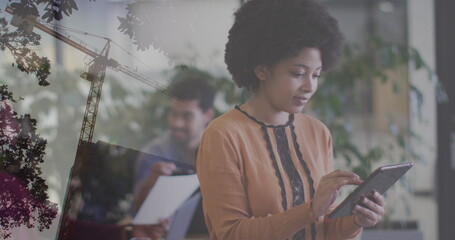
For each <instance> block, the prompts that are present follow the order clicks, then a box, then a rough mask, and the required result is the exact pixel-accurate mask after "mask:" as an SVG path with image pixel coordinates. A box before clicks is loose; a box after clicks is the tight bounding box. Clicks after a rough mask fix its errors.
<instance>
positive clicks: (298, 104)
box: [255, 48, 322, 113]
mask: <svg viewBox="0 0 455 240" xmlns="http://www.w3.org/2000/svg"><path fill="white" fill-rule="evenodd" d="M321 69H322V60H321V52H320V51H319V49H317V48H305V49H303V50H301V51H300V52H299V53H298V55H297V56H296V57H291V58H287V59H284V60H281V61H279V62H278V63H277V64H275V65H273V66H259V67H257V68H256V69H255V73H256V75H257V76H258V78H259V79H260V84H259V88H258V91H259V93H260V94H261V95H263V96H264V99H265V101H266V104H268V105H270V106H269V107H271V108H272V109H273V110H274V111H275V112H278V113H279V112H288V113H299V112H301V111H302V109H303V107H304V106H305V105H306V103H307V102H308V100H310V98H311V97H312V96H313V94H314V93H315V92H316V89H317V86H318V78H319V74H320V73H321Z"/></svg>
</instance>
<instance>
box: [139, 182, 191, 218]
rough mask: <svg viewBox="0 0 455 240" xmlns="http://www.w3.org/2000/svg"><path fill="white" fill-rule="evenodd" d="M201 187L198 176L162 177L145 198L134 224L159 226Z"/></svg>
mask: <svg viewBox="0 0 455 240" xmlns="http://www.w3.org/2000/svg"><path fill="white" fill-rule="evenodd" d="M198 187H199V180H198V178H197V175H196V174H191V175H180V176H161V177H159V178H158V180H157V181H156V183H155V185H154V186H153V188H152V190H151V191H150V192H149V194H148V195H147V198H145V200H144V203H142V206H141V208H140V209H139V211H138V213H137V214H136V216H135V217H134V219H133V224H135V225H138V224H157V223H158V222H159V220H160V219H163V218H168V217H170V216H171V215H172V214H173V213H174V212H175V210H177V208H179V207H180V205H182V204H183V202H185V200H187V199H188V198H189V197H190V196H191V194H192V193H194V191H196V189H197V188H198Z"/></svg>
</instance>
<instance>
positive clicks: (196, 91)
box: [133, 78, 215, 238]
mask: <svg viewBox="0 0 455 240" xmlns="http://www.w3.org/2000/svg"><path fill="white" fill-rule="evenodd" d="M169 90H170V91H171V92H172V93H175V94H173V95H172V97H171V99H170V107H169V111H168V116H167V122H168V125H169V131H168V132H166V133H165V134H164V135H162V136H160V137H159V138H157V139H155V140H154V141H152V142H151V143H150V144H148V145H147V146H146V147H145V148H144V149H143V152H147V153H151V154H154V155H157V156H160V157H164V158H167V159H169V160H173V161H175V162H181V163H185V164H188V165H193V166H194V162H195V158H196V151H197V148H198V146H199V142H200V139H201V136H202V133H203V131H204V129H205V127H206V126H207V124H208V123H209V122H210V121H211V120H212V118H213V116H214V110H213V99H214V95H215V92H214V90H213V88H212V86H211V85H210V84H209V83H208V82H207V81H206V80H205V79H202V78H185V79H183V80H181V81H178V82H176V83H174V84H172V85H171V87H170V89H169ZM135 169H136V173H135V174H136V176H135V199H134V212H135V213H136V212H137V211H138V210H139V208H140V207H141V205H142V204H143V202H144V200H145V199H146V197H147V195H148V194H149V192H150V190H151V189H152V188H153V186H154V185H155V184H156V181H157V179H158V177H159V176H168V175H172V174H173V173H174V172H175V171H179V170H181V169H178V167H177V166H176V165H175V164H174V163H171V162H164V161H158V162H157V161H155V160H153V159H150V158H147V157H145V156H140V157H139V159H138V160H137V162H136V167H135ZM167 223H168V219H163V221H162V224H159V225H154V226H152V227H148V230H147V232H148V233H149V235H150V233H153V235H152V236H151V237H152V238H155V237H156V238H158V237H159V236H160V235H161V234H162V233H163V232H164V227H165V225H166V224H167ZM144 232H145V229H144V228H135V231H134V233H133V234H135V235H137V236H139V235H144Z"/></svg>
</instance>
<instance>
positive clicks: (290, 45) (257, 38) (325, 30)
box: [225, 0, 343, 90]
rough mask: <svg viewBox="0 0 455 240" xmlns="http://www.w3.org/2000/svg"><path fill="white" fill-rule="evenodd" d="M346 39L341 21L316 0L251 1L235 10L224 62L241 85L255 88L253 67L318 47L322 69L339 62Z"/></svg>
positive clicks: (271, 64) (256, 81) (255, 78)
mask: <svg viewBox="0 0 455 240" xmlns="http://www.w3.org/2000/svg"><path fill="white" fill-rule="evenodd" d="M342 42H343V35H342V34H341V32H340V30H339V27H338V22H337V20H336V19H335V18H333V17H332V16H331V15H330V14H329V13H328V11H327V10H326V9H325V7H324V6H322V5H320V4H319V3H317V2H315V1H314V0H250V1H247V2H246V3H245V4H244V5H243V6H242V7H240V8H239V9H238V10H237V12H236V13H235V21H234V24H233V26H232V28H231V29H230V30H229V37H228V42H227V44H226V50H225V62H226V64H227V67H228V70H229V72H230V73H231V75H232V77H233V79H234V81H235V83H236V84H237V85H238V86H239V87H245V88H246V89H248V90H255V89H257V87H258V86H259V79H258V78H257V77H256V75H255V73H254V69H255V68H256V67H257V66H260V65H269V66H273V65H274V64H276V63H278V62H279V61H280V60H283V59H285V58H289V57H295V56H297V55H298V54H299V52H300V51H301V50H302V49H304V48H318V49H319V50H320V51H321V56H322V70H323V71H328V70H330V69H332V68H333V67H334V66H335V65H336V63H337V62H338V58H339V55H340V52H341V48H342Z"/></svg>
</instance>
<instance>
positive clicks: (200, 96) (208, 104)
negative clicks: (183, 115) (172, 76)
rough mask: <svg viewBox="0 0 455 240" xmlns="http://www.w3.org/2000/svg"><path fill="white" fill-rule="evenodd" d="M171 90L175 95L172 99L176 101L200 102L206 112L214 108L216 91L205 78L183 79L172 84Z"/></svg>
mask: <svg viewBox="0 0 455 240" xmlns="http://www.w3.org/2000/svg"><path fill="white" fill-rule="evenodd" d="M169 90H170V91H171V92H172V93H173V95H172V97H173V98H175V99H178V100H188V101H191V100H199V107H200V108H201V109H202V111H204V112H205V111H207V110H208V109H210V108H212V107H213V99H214V97H215V90H214V89H213V87H212V85H210V84H209V83H208V82H207V80H205V79H203V78H197V77H190V78H183V79H181V80H178V81H177V82H175V83H173V84H171V86H170V87H169Z"/></svg>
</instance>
